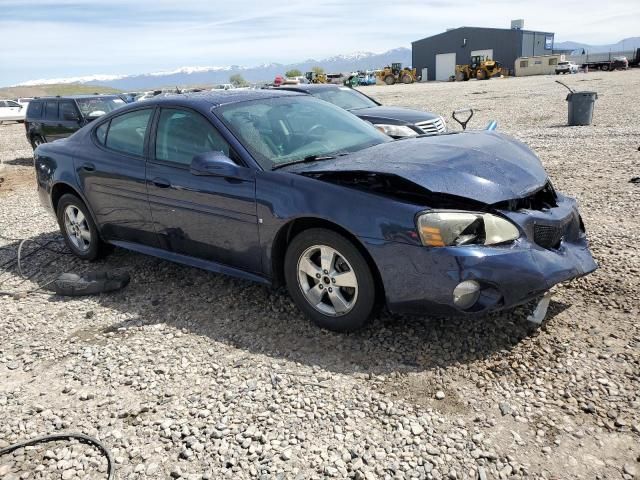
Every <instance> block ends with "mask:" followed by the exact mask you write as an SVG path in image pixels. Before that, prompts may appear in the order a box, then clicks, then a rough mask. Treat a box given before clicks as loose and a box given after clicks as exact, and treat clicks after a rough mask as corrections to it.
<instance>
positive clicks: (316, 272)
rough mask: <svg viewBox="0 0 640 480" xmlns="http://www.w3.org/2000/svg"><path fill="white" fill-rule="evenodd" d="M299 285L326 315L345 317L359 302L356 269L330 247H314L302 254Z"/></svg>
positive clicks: (310, 301) (299, 266)
mask: <svg viewBox="0 0 640 480" xmlns="http://www.w3.org/2000/svg"><path fill="white" fill-rule="evenodd" d="M298 286H299V287H300V290H301V291H302V294H303V295H304V298H305V299H306V300H307V301H308V302H309V304H311V306H312V307H313V308H314V309H316V310H317V311H319V312H321V313H323V314H324V315H329V316H334V317H337V316H342V315H346V314H347V313H349V312H350V311H351V310H352V309H353V307H354V306H355V304H356V301H357V299H358V279H357V277H356V274H355V271H354V269H353V267H352V266H351V264H350V263H349V261H348V260H347V259H346V258H345V257H344V256H343V255H342V254H341V253H340V252H339V251H337V250H336V249H334V248H332V247H329V246H327V245H314V246H311V247H309V248H307V249H306V250H305V251H304V252H303V253H302V255H300V258H299V259H298Z"/></svg>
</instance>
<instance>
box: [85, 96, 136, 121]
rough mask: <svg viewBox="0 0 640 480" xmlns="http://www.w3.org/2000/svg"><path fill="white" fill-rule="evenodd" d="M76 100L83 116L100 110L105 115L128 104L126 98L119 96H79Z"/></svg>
mask: <svg viewBox="0 0 640 480" xmlns="http://www.w3.org/2000/svg"><path fill="white" fill-rule="evenodd" d="M76 101H77V102H78V107H79V108H80V112H82V116H83V117H88V116H90V115H91V114H92V113H93V114H94V115H95V114H98V113H100V112H102V113H100V115H104V114H105V113H109V112H113V111H114V110H115V109H116V108H119V107H121V106H123V105H125V104H126V103H125V101H124V100H122V99H121V98H118V97H97V98H79V99H77V100H76Z"/></svg>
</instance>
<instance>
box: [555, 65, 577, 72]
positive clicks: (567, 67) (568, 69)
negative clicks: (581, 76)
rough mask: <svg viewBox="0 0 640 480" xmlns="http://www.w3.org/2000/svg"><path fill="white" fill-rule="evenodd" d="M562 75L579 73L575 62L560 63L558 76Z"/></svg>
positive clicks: (557, 69)
mask: <svg viewBox="0 0 640 480" xmlns="http://www.w3.org/2000/svg"><path fill="white" fill-rule="evenodd" d="M561 73H562V74H565V73H578V65H576V64H575V63H573V62H558V65H557V66H556V75H560V74H561Z"/></svg>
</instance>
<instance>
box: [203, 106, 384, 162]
mask: <svg viewBox="0 0 640 480" xmlns="http://www.w3.org/2000/svg"><path fill="white" fill-rule="evenodd" d="M215 112H216V114H218V115H219V116H221V118H222V121H223V122H224V123H225V124H226V125H227V127H228V128H229V129H230V130H231V131H232V132H233V133H234V135H235V136H236V137H237V138H238V139H239V140H240V141H241V143H242V144H243V145H244V147H245V148H246V149H247V150H249V152H250V153H251V155H252V156H253V158H255V159H256V161H257V162H258V163H259V164H260V165H261V166H262V168H264V169H265V170H268V169H271V168H273V167H274V166H276V165H279V164H283V163H288V162H292V161H297V160H303V159H305V158H308V157H313V156H318V157H323V156H331V155H337V154H340V153H349V152H355V151H358V150H362V149H364V148H367V147H371V146H373V145H378V144H380V143H384V142H389V141H391V138H389V137H387V136H386V135H384V134H383V133H381V132H379V131H378V130H376V129H375V128H374V127H373V125H371V124H370V123H367V122H365V121H363V120H360V119H359V118H358V117H356V116H355V115H352V114H351V113H349V112H346V111H344V110H342V109H340V108H338V107H336V106H334V105H331V104H330V103H327V102H323V101H320V100H317V99H315V98H313V97H311V96H306V95H296V96H291V97H277V98H266V99H262V100H253V101H248V102H241V103H234V104H230V105H226V106H222V107H219V108H218V109H216V111H215Z"/></svg>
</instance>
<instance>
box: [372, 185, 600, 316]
mask: <svg viewBox="0 0 640 480" xmlns="http://www.w3.org/2000/svg"><path fill="white" fill-rule="evenodd" d="M499 213H501V214H503V215H504V216H506V217H508V218H510V219H511V220H512V221H513V222H514V223H515V224H517V225H518V227H519V228H520V230H521V233H522V235H521V237H520V238H519V239H518V240H516V241H515V242H513V243H511V244H508V245H501V246H480V245H468V246H458V247H437V248H429V247H421V246H415V245H408V244H402V243H396V242H384V241H383V242H377V241H374V240H371V239H365V240H364V242H365V244H366V246H367V249H368V250H369V252H370V253H371V255H372V257H373V259H374V261H375V262H376V264H377V266H378V269H379V271H380V275H381V277H382V282H383V284H384V288H385V295H386V300H387V305H388V307H389V309H390V310H391V311H393V312H397V313H414V314H429V313H439V314H452V313H464V314H474V313H475V314H477V313H484V312H487V311H492V310H500V309H506V308H511V307H514V306H517V305H520V304H522V303H525V302H528V301H530V300H532V299H534V298H537V297H540V296H541V295H543V294H544V293H545V292H547V291H548V290H549V289H550V288H551V287H553V286H554V285H556V284H558V283H560V282H564V281H567V280H571V279H573V278H577V277H580V276H583V275H586V274H588V273H590V272H592V271H594V270H595V269H596V268H597V265H596V263H595V261H594V260H593V257H592V256H591V253H590V251H589V248H588V243H587V239H586V235H585V233H584V228H583V226H582V221H581V219H580V216H579V214H578V210H577V208H576V205H575V202H574V201H573V200H572V199H569V198H565V197H562V198H560V199H559V202H558V206H557V207H555V208H552V209H549V210H546V211H530V210H528V211H518V212H508V211H502V212H499ZM469 280H473V281H474V282H475V284H476V285H478V286H479V295H478V297H477V300H475V301H474V303H473V305H471V306H466V307H465V308H460V307H459V306H458V305H456V303H455V302H454V289H455V288H456V287H457V286H458V285H460V283H461V282H465V281H469Z"/></svg>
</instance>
